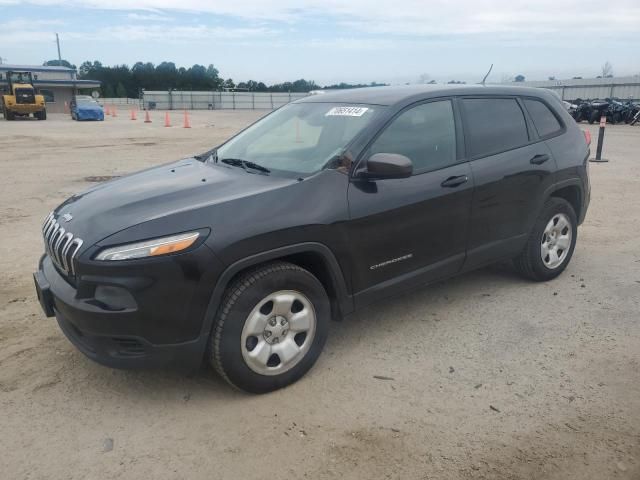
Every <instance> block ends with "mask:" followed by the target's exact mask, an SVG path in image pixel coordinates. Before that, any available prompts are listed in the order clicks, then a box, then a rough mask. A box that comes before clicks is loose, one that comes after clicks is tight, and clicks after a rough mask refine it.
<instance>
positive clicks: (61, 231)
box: [42, 213, 83, 276]
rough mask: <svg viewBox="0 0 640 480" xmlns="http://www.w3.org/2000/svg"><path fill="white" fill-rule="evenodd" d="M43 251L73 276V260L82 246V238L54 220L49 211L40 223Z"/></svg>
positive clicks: (74, 272)
mask: <svg viewBox="0 0 640 480" xmlns="http://www.w3.org/2000/svg"><path fill="white" fill-rule="evenodd" d="M42 236H43V237H44V249H45V253H46V254H47V255H49V257H50V258H51V261H52V262H53V263H55V264H56V266H57V267H58V268H60V269H62V270H63V271H64V272H65V273H66V274H68V275H71V276H75V274H76V271H75V265H74V262H73V260H74V259H75V257H76V255H78V252H79V251H80V248H81V247H82V243H83V242H82V239H80V238H78V237H74V235H73V233H71V232H68V231H66V229H65V228H63V227H62V226H61V225H60V223H58V222H57V221H56V218H55V215H54V214H53V213H50V214H49V215H48V216H47V218H45V220H44V223H43V224H42Z"/></svg>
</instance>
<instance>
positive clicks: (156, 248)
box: [96, 232, 200, 260]
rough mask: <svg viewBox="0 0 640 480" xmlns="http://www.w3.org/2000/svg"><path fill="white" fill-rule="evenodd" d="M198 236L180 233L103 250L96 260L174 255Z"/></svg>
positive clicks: (191, 233) (195, 233)
mask: <svg viewBox="0 0 640 480" xmlns="http://www.w3.org/2000/svg"><path fill="white" fill-rule="evenodd" d="M199 236H200V233H198V232H190V233H181V234H179V235H171V236H169V237H162V238H155V239H153V240H146V241H144V242H136V243H129V244H127V245H120V246H118V247H110V248H105V249H104V250H102V251H101V252H100V253H99V254H98V256H97V257H96V260H132V259H134V258H145V257H157V256H158V255H166V254H168V253H176V252H179V251H181V250H185V249H187V248H189V247H190V246H191V245H193V243H194V242H195V241H196V240H197V239H198V237H199Z"/></svg>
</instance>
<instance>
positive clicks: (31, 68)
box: [0, 63, 75, 72]
mask: <svg viewBox="0 0 640 480" xmlns="http://www.w3.org/2000/svg"><path fill="white" fill-rule="evenodd" d="M0 70H14V71H18V72H75V69H73V68H69V67H58V66H51V65H16V64H13V63H0Z"/></svg>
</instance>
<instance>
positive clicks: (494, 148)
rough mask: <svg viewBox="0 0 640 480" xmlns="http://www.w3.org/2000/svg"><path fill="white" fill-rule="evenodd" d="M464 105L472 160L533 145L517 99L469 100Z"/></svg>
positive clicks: (468, 144)
mask: <svg viewBox="0 0 640 480" xmlns="http://www.w3.org/2000/svg"><path fill="white" fill-rule="evenodd" d="M462 103H463V106H464V114H465V120H466V121H465V127H466V128H465V139H466V143H467V148H468V150H469V155H470V156H472V157H478V156H484V155H490V154H492V153H498V152H504V151H506V150H511V149H514V148H518V147H521V146H522V145H526V144H527V143H528V142H529V134H528V131H527V122H526V121H525V119H524V114H523V113H522V109H521V108H520V105H519V104H518V102H517V100H516V99H515V98H465V99H463V100H462Z"/></svg>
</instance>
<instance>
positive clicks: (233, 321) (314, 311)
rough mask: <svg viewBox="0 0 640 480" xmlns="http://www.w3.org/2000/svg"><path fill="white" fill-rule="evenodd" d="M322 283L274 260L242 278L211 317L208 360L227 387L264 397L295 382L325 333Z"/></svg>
mask: <svg viewBox="0 0 640 480" xmlns="http://www.w3.org/2000/svg"><path fill="white" fill-rule="evenodd" d="M330 316H331V308H330V305H329V299H328V297H327V294H326V292H325V290H324V287H323V286H322V284H321V283H320V282H319V281H318V279H317V278H316V277H314V276H313V275H312V274H311V273H310V272H308V271H307V270H304V269H303V268H300V267H298V266H297V265H294V264H291V263H286V262H274V263H270V264H266V265H263V266H261V267H258V268H256V269H254V270H251V271H248V272H247V273H245V274H242V275H241V276H240V277H239V278H238V279H237V280H235V281H234V282H233V283H232V284H231V285H230V287H229V288H228V290H227V292H226V294H225V297H224V300H223V302H222V304H221V306H220V308H219V311H218V314H217V316H216V319H215V322H214V326H213V331H212V335H211V345H210V347H211V348H210V362H211V364H212V365H213V367H214V368H215V369H216V371H217V372H218V373H219V374H220V375H221V376H222V377H223V378H224V379H225V380H226V381H227V382H228V383H230V384H231V385H233V386H235V387H237V388H239V389H241V390H245V391H247V392H252V393H266V392H270V391H272V390H276V389H278V388H282V387H285V386H287V385H289V384H291V383H293V382H295V381H297V380H298V379H300V378H301V377H302V376H303V375H304V374H305V373H306V372H307V371H308V370H309V369H310V368H311V367H312V366H313V364H314V363H315V361H316V360H317V358H318V357H319V355H320V352H321V351H322V347H323V346H324V343H325V340H326V338H327V334H328V328H329V319H330Z"/></svg>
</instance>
